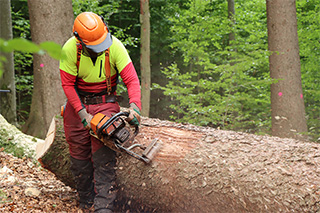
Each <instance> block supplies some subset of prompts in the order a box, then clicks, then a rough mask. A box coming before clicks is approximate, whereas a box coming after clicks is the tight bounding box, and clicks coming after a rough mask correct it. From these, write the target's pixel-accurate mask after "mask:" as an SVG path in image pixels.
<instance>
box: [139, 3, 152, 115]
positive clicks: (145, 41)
mask: <svg viewBox="0 0 320 213" xmlns="http://www.w3.org/2000/svg"><path fill="white" fill-rule="evenodd" d="M140 13H141V14H140V22H141V58H140V63H141V101H142V111H141V114H142V115H143V116H146V117H149V111H150V86H151V71H150V13H149V0H140Z"/></svg>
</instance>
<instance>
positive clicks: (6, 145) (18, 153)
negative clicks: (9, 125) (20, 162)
mask: <svg viewBox="0 0 320 213" xmlns="http://www.w3.org/2000/svg"><path fill="white" fill-rule="evenodd" d="M0 147H1V148H3V149H4V151H5V152H6V153H10V154H12V155H14V156H15V157H18V158H22V157H23V156H24V150H23V148H21V147H17V146H16V144H15V143H13V138H12V137H10V135H9V134H8V132H7V131H6V130H4V129H1V130H0Z"/></svg>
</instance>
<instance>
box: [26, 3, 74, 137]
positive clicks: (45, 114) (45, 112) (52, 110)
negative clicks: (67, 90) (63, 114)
mask: <svg viewBox="0 0 320 213" xmlns="http://www.w3.org/2000/svg"><path fill="white" fill-rule="evenodd" d="M71 3H72V2H71V1H70V0H68V1H64V0H57V1H49V0H45V1H39V0H32V1H31V0H29V1H28V7H29V14H30V26H31V37H32V41H33V42H34V43H41V42H44V41H54V42H56V43H58V44H61V45H62V44H63V43H64V42H65V41H66V40H67V39H68V38H69V37H70V34H71V32H72V23H73V9H72V4H71ZM33 70H34V82H33V85H34V90H33V95H32V103H31V110H30V115H29V118H28V120H27V122H26V124H25V125H24V128H23V131H24V132H26V133H27V134H30V135H34V136H37V137H40V138H44V137H45V135H46V131H47V130H48V128H49V125H50V122H51V118H52V116H54V115H56V114H57V113H58V112H59V110H60V106H61V105H62V104H63V103H64V102H65V95H64V93H63V90H62V87H61V83H60V82H61V81H60V73H59V62H58V61H57V60H55V59H52V58H51V57H49V56H48V55H38V54H35V55H34V60H33Z"/></svg>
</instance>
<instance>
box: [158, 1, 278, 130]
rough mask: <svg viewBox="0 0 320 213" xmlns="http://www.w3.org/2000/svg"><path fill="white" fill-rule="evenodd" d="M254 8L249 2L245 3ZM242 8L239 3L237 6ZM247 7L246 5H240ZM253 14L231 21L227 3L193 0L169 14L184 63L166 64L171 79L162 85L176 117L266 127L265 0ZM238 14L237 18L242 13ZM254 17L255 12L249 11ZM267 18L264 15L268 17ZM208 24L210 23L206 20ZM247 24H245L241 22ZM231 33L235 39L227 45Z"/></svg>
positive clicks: (226, 125) (233, 126)
mask: <svg viewBox="0 0 320 213" xmlns="http://www.w3.org/2000/svg"><path fill="white" fill-rule="evenodd" d="M245 6H246V7H250V5H245ZM239 7H240V6H239ZM241 7H243V6H241ZM256 7H257V8H256V11H252V12H251V13H252V17H254V18H252V19H248V17H247V16H246V19H244V18H242V16H243V14H242V13H241V12H239V15H237V16H236V18H237V24H236V25H235V26H232V25H231V24H230V21H229V20H228V18H227V17H228V15H227V9H226V8H227V5H226V2H224V1H221V2H218V3H217V2H215V3H213V2H209V1H208V2H203V1H189V2H188V3H186V4H185V9H183V10H181V9H180V10H178V11H177V14H176V16H175V17H171V18H169V20H171V22H172V23H173V25H172V28H171V30H172V32H174V33H173V35H174V36H173V38H174V42H172V45H171V47H172V50H173V51H174V53H175V54H176V55H182V56H183V62H182V63H181V64H172V65H171V66H170V67H168V68H165V69H164V71H163V73H164V74H165V75H166V77H167V79H168V80H169V81H168V84H167V85H166V86H165V87H161V86H159V85H156V88H161V89H163V90H164V91H165V92H164V94H165V95H168V96H170V97H171V98H172V99H173V100H174V101H175V102H174V104H172V105H170V107H171V108H172V109H173V110H174V112H175V114H174V115H172V116H171V118H172V119H177V120H178V121H180V122H189V123H193V124H197V125H210V126H214V127H218V126H219V127H223V128H227V129H234V130H246V131H264V132H266V131H268V128H269V127H270V122H266V121H265V118H266V117H270V109H269V106H270V92H266V91H269V86H270V84H271V83H272V81H271V79H269V77H268V69H267V68H268V67H267V66H268V51H267V40H266V39H267V37H266V32H265V31H264V30H263V28H264V27H266V22H263V21H261V15H259V14H263V13H261V11H263V10H264V8H263V4H262V1H260V3H257V2H256ZM238 17H239V18H238ZM249 17H251V16H249ZM264 21H266V20H264ZM207 23H210V25H208V24H207ZM243 26H245V27H243ZM230 32H234V33H235V34H236V40H235V41H232V45H228V44H229V40H228V35H229V33H230Z"/></svg>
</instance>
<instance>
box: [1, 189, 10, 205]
mask: <svg viewBox="0 0 320 213" xmlns="http://www.w3.org/2000/svg"><path fill="white" fill-rule="evenodd" d="M8 202H12V200H10V199H8V196H7V194H6V193H5V192H4V191H2V190H1V189H0V204H1V203H8Z"/></svg>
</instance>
